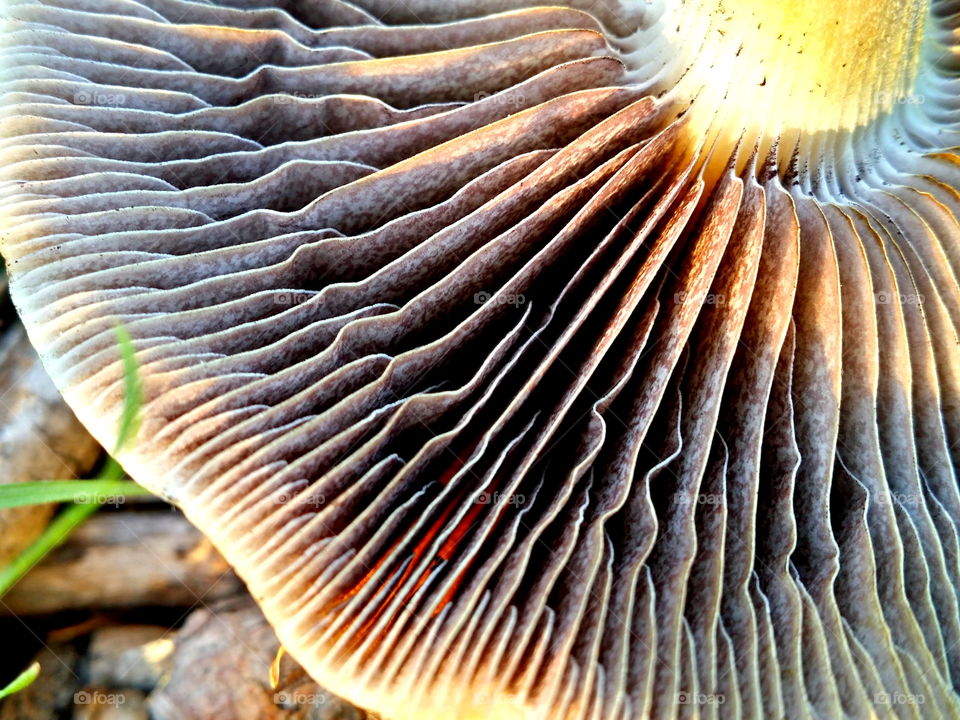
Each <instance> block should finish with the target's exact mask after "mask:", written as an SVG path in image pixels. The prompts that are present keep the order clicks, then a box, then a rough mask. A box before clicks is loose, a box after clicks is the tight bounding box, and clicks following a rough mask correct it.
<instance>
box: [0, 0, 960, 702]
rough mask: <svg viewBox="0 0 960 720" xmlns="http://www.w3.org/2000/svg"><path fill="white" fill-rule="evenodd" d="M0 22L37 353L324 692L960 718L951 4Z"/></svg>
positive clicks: (399, 9)
mask: <svg viewBox="0 0 960 720" xmlns="http://www.w3.org/2000/svg"><path fill="white" fill-rule="evenodd" d="M9 14H10V16H11V25H10V29H11V31H10V32H9V33H6V34H5V36H4V38H3V40H2V42H3V43H5V45H6V49H5V53H6V55H5V58H4V59H5V60H6V61H7V62H6V64H5V67H6V69H5V70H4V75H3V78H0V80H2V82H3V93H2V94H0V104H2V108H3V115H2V118H3V119H2V122H3V129H4V134H3V137H4V143H5V144H4V145H3V147H2V148H0V201H2V202H3V205H2V207H3V208H4V213H5V222H6V227H4V228H3V233H0V250H2V252H3V253H4V256H5V258H6V260H7V263H8V269H9V272H10V279H11V292H12V296H13V298H14V300H15V302H16V304H17V308H18V310H19V312H20V315H21V317H22V318H23V321H24V323H25V324H26V326H27V327H28V329H29V331H30V336H31V339H32V340H33V341H34V342H35V344H36V345H37V347H38V349H39V351H40V353H41V354H42V356H43V358H44V360H45V362H46V363H47V366H48V367H49V368H50V370H51V374H52V377H53V378H54V380H55V382H56V383H57V386H58V388H60V389H61V391H62V392H63V393H64V397H65V398H66V399H67V401H68V402H69V403H70V404H71V406H72V407H73V408H74V409H75V411H76V412H77V415H78V417H80V418H81V420H82V421H83V422H84V423H85V424H86V425H87V426H88V427H89V428H90V429H91V431H92V432H93V433H94V434H95V435H96V436H97V437H98V438H99V439H100V440H101V441H103V442H104V443H109V442H110V441H111V440H112V439H113V438H114V437H115V436H116V432H117V424H118V421H119V419H120V417H121V411H122V408H123V395H124V382H123V381H124V377H123V366H122V363H121V362H120V354H119V352H118V349H117V347H116V343H115V334H114V327H115V325H116V324H117V323H118V322H120V323H123V324H124V326H125V327H126V328H127V329H128V331H129V332H130V335H131V337H132V338H133V342H134V345H135V347H136V355H137V358H138V360H139V363H140V367H141V368H142V374H143V387H144V393H145V403H144V407H143V414H144V418H143V420H144V422H143V425H142V431H141V435H140V437H139V441H138V442H137V443H136V445H135V446H131V447H129V448H127V449H125V450H124V452H123V453H122V454H121V458H120V460H121V461H122V462H123V464H124V466H125V467H126V469H127V470H128V471H129V472H130V473H131V475H132V476H133V477H135V478H136V479H137V480H138V481H140V482H142V483H143V484H145V485H147V486H148V487H150V488H151V489H152V490H153V491H155V492H157V493H158V494H160V495H162V496H163V497H165V498H167V499H169V500H171V501H172V502H174V503H175V504H176V505H178V506H179V507H181V508H182V509H183V511H184V513H185V515H186V516H187V517H188V518H189V519H190V520H191V521H192V522H193V523H195V524H196V525H197V526H198V527H199V528H200V529H201V530H202V531H203V532H204V533H206V534H207V535H208V536H209V537H210V538H211V540H212V541H213V543H214V544H215V545H216V547H217V548H219V549H220V551H221V552H222V553H223V555H224V557H225V558H226V560H227V561H228V562H230V564H231V565H232V566H234V567H235V568H236V570H237V573H238V575H239V576H240V577H242V578H243V580H244V581H245V582H246V583H247V585H248V587H249V588H250V591H251V594H252V595H253V597H254V598H255V600H256V601H257V602H258V603H259V604H260V606H261V607H262V609H263V611H264V614H265V616H266V617H267V618H268V620H269V621H270V623H271V625H272V626H273V627H274V628H275V630H276V632H277V635H278V636H279V638H280V639H281V640H282V642H283V643H284V646H285V647H286V648H287V649H288V650H289V651H290V653H291V655H292V656H293V657H294V658H296V660H297V661H298V662H299V663H300V664H301V665H302V666H303V667H304V668H305V669H306V670H307V671H308V672H309V674H310V676H311V677H312V678H313V679H314V680H315V681H316V682H317V683H319V684H320V685H322V686H323V687H329V688H331V689H332V690H333V691H335V692H336V693H338V694H339V695H342V696H343V697H346V698H348V699H349V700H350V701H351V702H354V703H356V704H357V705H360V706H363V707H368V708H371V709H372V710H374V711H376V712H381V713H383V714H385V715H387V716H389V717H391V718H392V719H393V720H421V719H422V718H455V719H456V720H461V719H463V720H472V719H473V718H494V719H497V720H499V719H503V718H509V719H510V720H512V719H513V718H515V717H519V718H522V719H523V720H528V719H530V720H582V719H585V718H590V719H591V720H592V719H594V718H603V719H604V720H606V719H608V718H626V719H627V720H641V719H643V720H645V719H646V718H652V719H654V720H675V719H676V718H681V717H682V718H688V717H697V718H703V719H704V720H716V719H717V718H721V717H722V718H735V719H736V718H741V717H742V718H753V719H758V718H766V717H772V718H782V717H789V718H790V719H791V720H794V719H796V720H812V719H814V718H831V719H832V718H841V717H851V718H857V719H858V720H860V719H861V718H864V719H866V718H874V717H877V718H883V720H889V719H891V718H903V719H904V720H920V718H927V717H929V718H941V717H943V718H955V717H960V695H958V689H960V489H958V482H957V468H958V466H960V334H958V332H960V283H958V279H960V154H958V150H957V148H958V147H960V78H958V72H960V2H958V0H802V1H801V0H795V1H793V2H777V1H775V0H651V1H649V2H647V1H644V0H561V1H560V2H554V0H402V1H398V0H310V1H309V2H295V1H291V0H285V1H284V2H280V0H273V1H272V0H222V1H221V2H216V3H213V2H200V1H199V0H95V1H94V0H83V1H80V0H75V1H66V0H21V1H20V2H17V3H15V4H13V5H12V8H11V11H10V13H9ZM168 554H169V553H168ZM45 577H46V580H45V582H46V583H47V586H48V587H52V586H55V583H56V582H59V581H58V580H53V579H51V578H50V575H49V574H48V575H47V576H45ZM73 581H75V582H81V581H82V578H79V577H78V578H75V579H74V580H73ZM41 599H42V598H41V597H39V596H37V595H36V594H35V595H34V596H33V597H32V598H31V602H32V603H39V602H41ZM60 602H61V604H62V601H60ZM24 604H25V605H29V604H30V603H24ZM206 624H207V625H209V626H210V628H214V627H215V626H216V622H215V618H209V619H208V620H207V623H206ZM237 635H238V636H239V637H241V638H242V637H243V633H242V632H241V633H237ZM185 668H186V665H184V666H183V667H182V668H181V669H180V670H178V671H177V672H178V673H181V674H183V675H187V674H189V673H201V674H202V673H203V672H204V665H203V663H202V662H200V663H199V664H198V663H193V664H192V666H191V669H190V670H189V671H188V670H186V669H185ZM233 679H234V678H233V677H232V676H228V675H224V674H222V673H221V672H220V671H219V670H218V671H217V673H216V674H211V676H210V678H209V683H208V687H209V688H211V690H210V691H209V692H210V697H209V698H208V699H207V701H206V704H205V705H204V706H203V708H201V710H203V711H205V710H207V709H209V708H217V709H218V710H222V711H223V712H224V713H229V712H242V711H243V710H244V708H245V707H246V706H247V705H249V706H250V707H253V708H256V709H258V710H262V711H263V712H273V710H270V709H269V708H268V706H267V704H264V702H265V701H264V700H263V697H262V694H261V691H262V689H256V690H255V689H253V688H250V686H247V685H236V686H235V685H233V684H231V683H232V680H233ZM170 687H171V688H173V687H174V686H173V685H171V686H170ZM213 688H215V689H213ZM173 693H174V691H173V690H171V694H170V695H166V696H164V697H166V698H167V699H168V700H170V701H171V702H173V698H175V697H177V696H175V695H174V694H173ZM217 693H219V695H217ZM228 703H232V705H228ZM153 706H154V708H155V709H156V710H158V711H160V710H162V711H163V712H165V713H167V714H166V716H165V717H177V718H178V720H179V718H182V717H184V715H182V714H180V715H173V714H171V713H174V712H178V713H189V712H190V707H191V705H190V704H189V703H187V702H184V701H177V702H176V703H174V704H173V705H166V706H165V705H163V704H162V703H161V702H160V700H159V699H158V700H157V702H155V703H153ZM173 707H176V711H174V710H172V709H170V708H173ZM194 707H199V706H194ZM201 710H198V712H199V711H201ZM268 717H269V716H268Z"/></svg>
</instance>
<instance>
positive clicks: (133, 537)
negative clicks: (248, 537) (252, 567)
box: [0, 510, 241, 615]
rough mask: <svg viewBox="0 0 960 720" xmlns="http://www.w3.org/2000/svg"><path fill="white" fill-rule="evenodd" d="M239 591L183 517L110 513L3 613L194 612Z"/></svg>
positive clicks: (52, 560) (51, 560) (7, 600)
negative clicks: (134, 609) (167, 608)
mask: <svg viewBox="0 0 960 720" xmlns="http://www.w3.org/2000/svg"><path fill="white" fill-rule="evenodd" d="M240 588H241V584H240V582H239V581H238V580H237V577H236V576H235V575H234V573H233V572H232V571H231V570H230V567H229V566H228V565H227V564H226V562H225V561H224V560H223V558H222V557H221V556H220V555H219V554H218V553H217V552H216V550H214V549H213V547H212V546H211V544H210V541H209V540H207V539H206V538H204V537H203V535H201V534H200V533H199V532H198V531H197V530H196V529H195V528H194V527H193V526H192V525H190V523H188V522H187V521H186V520H185V519H184V518H183V516H181V515H180V514H179V513H176V512H171V511H169V510H154V511H146V512H142V511H138V512H129V513H127V512H103V513H100V514H98V515H95V516H94V517H93V518H92V519H91V520H90V521H88V522H87V523H86V524H85V525H83V526H82V527H81V528H80V529H79V530H77V531H76V532H75V533H74V534H73V535H72V536H71V537H70V539H69V540H68V541H67V542H66V543H65V544H64V545H63V546H62V547H61V548H59V549H58V550H56V551H55V552H54V553H52V554H51V555H50V556H48V557H47V559H46V560H44V561H43V562H42V563H41V564H40V565H38V566H37V567H36V568H34V569H33V570H32V571H31V572H30V573H29V574H28V575H27V576H26V577H24V578H23V580H21V581H20V582H19V583H18V584H17V585H16V586H15V587H14V588H13V589H12V590H11V591H10V593H9V594H8V595H7V596H5V597H4V606H0V612H12V613H16V614H17V615H39V614H45V613H54V612H59V611H62V610H68V609H90V608H94V609H97V608H108V607H116V608H129V607H140V606H145V605H165V606H177V605H182V606H185V607H190V606H193V605H195V604H197V603H200V602H212V601H213V600H216V599H217V598H222V597H227V596H229V595H232V594H235V593H236V592H237V591H238V590H239V589H240Z"/></svg>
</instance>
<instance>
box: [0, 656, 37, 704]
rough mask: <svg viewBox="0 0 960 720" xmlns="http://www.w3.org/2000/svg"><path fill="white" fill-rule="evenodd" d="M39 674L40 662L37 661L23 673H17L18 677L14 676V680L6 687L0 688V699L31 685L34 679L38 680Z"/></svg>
mask: <svg viewBox="0 0 960 720" xmlns="http://www.w3.org/2000/svg"><path fill="white" fill-rule="evenodd" d="M39 675H40V663H38V662H35V663H33V665H31V666H30V667H28V668H27V669H26V670H24V671H23V672H22V673H20V674H19V675H17V677H16V678H14V680H13V682H11V683H10V684H9V685H7V686H6V687H4V688H0V700H3V699H4V698H5V697H6V696H7V695H13V694H14V693H17V692H20V691H21V690H24V689H25V688H28V687H30V685H32V684H33V681H34V680H36V679H37V676H39Z"/></svg>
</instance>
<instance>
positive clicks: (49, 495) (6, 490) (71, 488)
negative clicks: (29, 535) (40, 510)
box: [0, 466, 151, 509]
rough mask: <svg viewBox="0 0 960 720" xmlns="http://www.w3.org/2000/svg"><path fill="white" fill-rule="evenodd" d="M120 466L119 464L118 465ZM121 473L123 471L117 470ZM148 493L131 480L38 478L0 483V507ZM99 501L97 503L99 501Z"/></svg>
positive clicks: (85, 501) (108, 499) (108, 500)
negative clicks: (21, 481) (31, 480)
mask: <svg viewBox="0 0 960 720" xmlns="http://www.w3.org/2000/svg"><path fill="white" fill-rule="evenodd" d="M118 467H119V466H118ZM120 472H121V473H122V472H123V471H122V470H121V471H120ZM148 495H151V492H150V491H149V490H147V489H146V488H145V487H143V486H142V485H138V484H137V483H135V482H133V481H132V480H119V479H113V478H102V479H101V478H98V479H96V480H40V481H37V482H24V483H14V484H12V485H0V509H2V508H13V507H23V506H24V505H42V504H44V503H64V502H73V503H77V504H81V505H89V504H91V503H98V504H104V503H105V504H113V502H114V500H115V499H117V498H127V497H144V496H148ZM98 501H99V502H98Z"/></svg>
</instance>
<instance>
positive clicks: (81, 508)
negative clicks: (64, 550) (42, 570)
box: [0, 503, 100, 597]
mask: <svg viewBox="0 0 960 720" xmlns="http://www.w3.org/2000/svg"><path fill="white" fill-rule="evenodd" d="M99 507H100V505H98V504H96V503H90V504H89V505H70V506H68V507H67V508H66V509H65V510H64V511H63V512H61V513H60V514H59V515H57V517H56V518H54V520H53V522H52V523H50V525H48V526H47V529H46V530H44V531H43V534H42V535H41V536H40V537H38V538H37V539H36V540H35V541H34V542H33V544H32V545H30V547H28V548H27V549H26V550H24V551H23V552H22V553H20V555H18V556H17V558H16V559H15V560H14V561H13V562H12V563H10V564H9V565H7V566H6V567H5V568H3V570H2V571H0V597H3V596H4V595H6V594H7V592H9V591H10V588H12V587H13V586H14V585H16V584H17V583H18V582H19V581H20V578H22V577H23V576H24V575H26V574H27V573H28V572H29V571H30V569H31V568H33V566H34V565H36V564H37V563H38V562H40V561H41V560H43V558H45V557H46V556H47V554H48V553H49V552H50V551H51V550H53V549H55V548H56V547H57V546H59V545H60V543H62V542H63V541H64V540H66V539H67V537H68V536H69V535H70V533H71V532H73V530H74V528H76V527H77V526H78V525H80V524H81V523H82V522H83V521H84V520H86V519H87V518H88V517H90V516H91V515H93V513H95V512H96V511H97V509H98V508H99Z"/></svg>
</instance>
